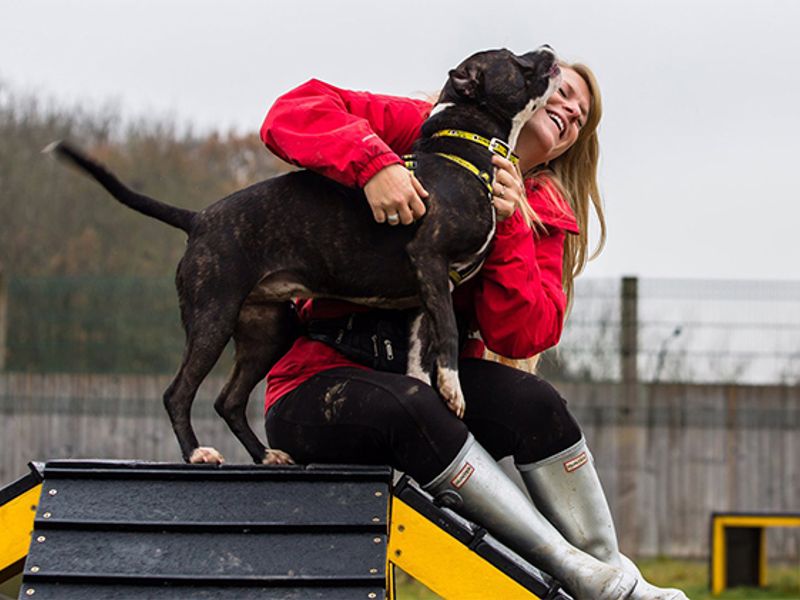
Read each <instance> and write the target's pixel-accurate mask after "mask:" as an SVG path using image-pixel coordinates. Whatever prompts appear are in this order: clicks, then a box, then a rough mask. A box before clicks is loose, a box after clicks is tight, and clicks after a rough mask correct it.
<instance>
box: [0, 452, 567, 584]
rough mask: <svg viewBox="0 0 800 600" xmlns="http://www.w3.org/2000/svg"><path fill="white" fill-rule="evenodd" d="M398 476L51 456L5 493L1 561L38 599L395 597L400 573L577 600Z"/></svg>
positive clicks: (342, 469) (377, 470) (348, 468)
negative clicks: (155, 594) (112, 596)
mask: <svg viewBox="0 0 800 600" xmlns="http://www.w3.org/2000/svg"><path fill="white" fill-rule="evenodd" d="M23 479H25V478H23ZM392 482H393V473H392V470H391V469H390V468H389V467H367V466H357V465H356V466H354V465H308V466H291V467H267V466H256V465H221V466H215V465H184V464H172V463H146V462H136V461H127V462H121V461H50V462H48V463H47V464H45V465H44V466H43V467H42V468H41V477H40V476H39V474H38V472H34V473H32V474H31V476H30V477H29V478H27V479H25V483H24V484H23V483H22V480H20V482H15V483H14V484H12V485H11V486H9V487H8V488H5V490H3V491H4V492H6V496H7V497H8V498H11V496H12V495H13V499H14V500H13V501H14V505H13V508H12V505H11V502H10V501H9V502H6V503H5V504H4V505H3V509H4V510H7V511H8V512H7V513H4V514H3V517H4V519H6V520H5V521H4V523H8V524H9V526H8V528H7V529H8V531H9V532H11V533H13V535H6V536H3V540H4V542H5V541H6V540H8V541H9V543H7V544H4V545H3V546H2V548H3V555H2V556H3V559H4V560H5V561H6V563H8V565H7V569H6V572H8V573H12V570H11V569H10V568H11V567H12V566H13V572H17V573H18V572H19V571H20V570H23V577H22V582H21V586H22V587H21V590H20V593H21V595H24V596H33V595H34V594H35V597H36V598H59V599H69V598H75V599H78V598H79V599H80V600H91V599H93V598H98V599H99V598H108V597H110V593H111V592H112V591H113V593H114V594H117V595H124V596H125V597H126V598H140V597H141V598H145V597H151V595H152V591H153V589H154V587H157V588H159V589H161V590H163V591H164V593H165V594H166V595H169V594H170V593H174V595H179V596H181V597H185V598H194V597H197V598H200V597H203V598H206V597H214V598H236V599H237V600H240V599H241V600H243V599H246V598H263V597H265V596H267V597H270V598H273V599H280V598H296V597H303V598H320V599H322V598H325V599H326V600H336V599H342V600H343V599H344V598H347V599H348V600H349V599H351V598H363V599H366V600H371V599H377V600H380V599H382V598H387V599H389V600H393V599H394V597H395V592H394V569H395V567H399V568H401V569H402V570H404V571H406V572H407V573H408V574H410V575H411V576H412V577H414V578H416V579H418V580H419V581H421V582H422V583H423V584H425V585H427V586H428V587H429V588H431V589H432V590H434V591H435V592H436V593H438V594H439V595H441V596H442V597H444V598H457V599H458V600H469V599H470V598H475V599H478V598H480V599H481V600H483V599H485V598H503V599H509V600H514V599H520V600H523V599H531V600H537V599H540V600H569V596H568V595H567V594H566V593H565V592H563V591H562V590H561V588H560V585H559V584H558V582H556V581H554V580H553V579H552V578H550V577H549V576H547V575H546V574H544V573H542V572H541V571H539V570H538V569H536V568H535V567H533V566H531V565H529V564H528V563H526V562H525V561H524V560H522V559H521V558H520V557H518V556H517V555H516V554H514V553H513V552H511V551H510V550H508V549H507V548H505V547H504V546H503V545H502V544H500V543H499V542H498V541H497V540H495V539H493V538H492V536H491V535H489V534H488V533H487V532H486V531H485V530H483V529H481V528H480V527H477V526H476V525H474V524H472V523H470V522H469V521H467V520H465V519H462V518H461V517H459V516H458V515H456V514H455V513H453V512H452V511H450V510H448V509H445V508H441V507H439V506H437V505H436V504H435V503H434V502H433V500H432V499H431V497H430V496H429V495H427V494H426V493H425V492H424V491H422V490H421V489H420V488H419V487H417V486H416V485H415V484H414V483H413V482H412V481H411V480H409V479H408V478H407V477H402V478H400V480H399V481H398V482H397V483H396V484H395V485H393V484H392ZM7 490H8V491H7ZM12 491H13V494H12ZM34 510H36V516H35V519H34V517H33V512H34ZM31 530H32V531H31ZM12 542H13V543H12ZM26 554H27V559H26V560H25V561H24V569H23V559H25V555H26ZM14 593H16V590H15V592H14Z"/></svg>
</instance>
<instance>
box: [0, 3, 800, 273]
mask: <svg viewBox="0 0 800 600" xmlns="http://www.w3.org/2000/svg"><path fill="white" fill-rule="evenodd" d="M799 30H800V2H795V1H792V0H783V1H777V0H758V1H755V0H752V1H750V2H742V1H738V0H715V1H710V0H706V1H702V0H695V1H688V0H670V1H668V2H666V1H660V2H653V1H647V2H642V1H641V0H627V1H622V0H620V1H615V2H602V1H599V0H594V1H578V0H574V1H570V0H560V1H558V2H537V1H535V0H524V1H515V0H510V1H506V2H504V3H496V2H478V1H476V0H457V1H452V2H436V1H434V0H427V1H425V2H422V1H419V0H407V1H405V2H392V3H388V2H376V1H374V0H373V1H356V0H349V1H338V2H337V1H333V0H329V1H322V0H316V1H315V0H306V1H303V2H287V1H285V0H280V1H279V0H274V1H267V0H258V1H255V0H226V1H225V2H221V1H211V0H158V1H155V0H24V1H23V0H0V80H2V81H3V82H5V84H7V85H10V86H11V87H12V88H13V89H16V90H18V91H20V92H35V93H37V94H41V95H43V96H46V97H55V98H57V99H58V100H59V101H61V102H63V103H64V104H65V105H71V104H76V103H80V104H85V105H88V106H97V107H99V106H103V105H104V104H107V103H109V102H111V103H114V104H115V105H117V106H119V108H120V110H121V111H122V114H123V115H125V116H126V117H137V116H142V115H148V114H151V115H155V116H158V117H159V118H164V117H170V118H174V119H175V120H177V121H179V122H181V123H187V122H190V123H193V124H194V125H195V127H197V128H200V129H202V130H206V129H210V128H215V127H217V128H223V129H227V128H230V127H233V128H235V129H237V130H238V131H240V132H253V134H254V135H255V134H256V133H257V131H258V128H259V126H260V124H261V120H262V118H263V116H264V113H265V112H266V109H267V107H268V106H269V104H270V103H271V102H272V101H273V100H274V99H275V97H276V96H277V95H279V94H280V93H281V92H283V91H285V90H287V89H290V88H291V87H292V86H294V85H296V84H298V83H300V82H302V81H305V80H306V79H308V78H310V77H318V78H322V79H326V80H328V81H330V82H332V83H335V84H338V85H341V86H344V87H351V88H356V89H369V90H372V91H376V92H384V93H393V94H404V95H413V94H418V93H420V92H423V91H435V90H437V89H438V88H439V87H440V86H441V85H442V84H443V82H444V79H445V77H446V74H447V71H448V69H450V68H452V67H453V66H454V65H455V64H457V63H458V62H460V60H461V59H463V58H464V57H466V56H468V55H469V54H471V53H473V52H475V51H477V50H482V49H486V48H492V47H501V46H504V47H507V48H510V49H512V50H514V51H517V52H523V51H526V50H528V49H531V48H533V47H535V46H538V45H539V44H541V43H549V44H550V45H551V46H553V47H554V48H555V49H556V50H557V51H558V52H559V53H560V54H561V55H562V57H564V58H566V59H567V60H579V61H582V62H586V63H588V64H589V65H590V66H591V67H592V68H593V69H594V70H595V72H596V74H597V76H598V79H599V80H600V84H601V87H602V90H603V100H604V104H605V115H604V119H603V123H602V124H601V144H602V162H601V173H600V183H601V189H602V191H603V193H604V196H605V203H606V212H607V221H608V228H609V241H608V245H607V247H606V250H605V252H604V253H603V254H602V255H601V257H600V258H599V259H597V260H596V261H594V262H593V263H591V264H590V265H589V268H588V271H587V274H588V275H589V276H592V277H606V276H619V275H623V274H632V275H640V276H647V277H692V278H736V279H738V278H747V279H752V278H756V279H772V278H776V279H798V278H800V249H799V248H798V242H797V240H798V235H797V230H798V225H799V224H800V194H798V192H797V185H796V183H795V182H796V181H797V179H798V170H800V164H798V160H797V159H798V154H800V153H799V152H798V150H797V146H798V144H797V141H798V138H800V135H799V134H800V116H799V115H800V110H799V109H798V107H800V35H798V31H799ZM121 175H123V176H124V174H121ZM212 200H214V199H213V198H209V202H210V201H212Z"/></svg>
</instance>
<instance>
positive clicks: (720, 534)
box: [711, 519, 728, 596]
mask: <svg viewBox="0 0 800 600" xmlns="http://www.w3.org/2000/svg"><path fill="white" fill-rule="evenodd" d="M711 544H712V547H711V593H712V594H714V595H715V596H716V595H717V594H720V593H722V590H724V589H725V585H726V584H727V581H726V580H725V571H726V568H725V567H726V562H727V558H728V557H727V556H726V554H725V526H724V525H723V524H722V522H721V519H714V525H713V535H712V540H711Z"/></svg>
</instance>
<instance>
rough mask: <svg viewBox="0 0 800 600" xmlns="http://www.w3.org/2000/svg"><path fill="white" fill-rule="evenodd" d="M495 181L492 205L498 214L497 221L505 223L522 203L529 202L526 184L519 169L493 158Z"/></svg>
mask: <svg viewBox="0 0 800 600" xmlns="http://www.w3.org/2000/svg"><path fill="white" fill-rule="evenodd" d="M492 164H493V165H494V167H495V169H494V181H493V182H492V203H493V204H494V208H495V211H496V212H497V221H498V222H500V221H505V220H506V219H507V218H508V217H510V216H511V215H513V214H514V211H515V210H517V206H518V205H519V203H520V202H527V198H526V197H527V194H526V193H525V183H524V182H523V179H522V173H521V172H520V170H519V167H515V166H514V164H513V163H512V162H511V161H510V160H508V159H505V158H503V157H502V156H497V155H494V156H492Z"/></svg>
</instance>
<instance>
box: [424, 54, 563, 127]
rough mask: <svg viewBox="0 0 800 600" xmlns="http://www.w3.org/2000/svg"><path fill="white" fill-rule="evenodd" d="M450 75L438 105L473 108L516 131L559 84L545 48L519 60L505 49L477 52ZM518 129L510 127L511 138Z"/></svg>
mask: <svg viewBox="0 0 800 600" xmlns="http://www.w3.org/2000/svg"><path fill="white" fill-rule="evenodd" d="M449 75H450V76H449V78H448V80H447V83H446V84H445V86H444V89H443V90H442V95H441V97H440V98H439V102H440V103H445V102H447V103H453V104H474V105H477V106H478V107H480V108H481V109H482V110H484V111H486V112H488V113H490V114H492V115H493V116H495V117H499V118H500V119H503V120H506V121H507V122H509V123H513V124H517V123H519V124H520V126H519V127H521V124H522V123H525V122H526V121H527V120H528V119H529V118H530V116H531V115H532V114H533V113H534V112H535V111H536V110H537V109H539V108H541V107H542V106H544V104H545V103H546V102H547V100H548V98H550V96H551V95H552V94H553V92H554V91H555V90H556V89H557V88H558V86H559V84H560V81H561V74H560V71H559V68H558V64H557V62H556V54H555V52H553V49H552V48H550V46H546V45H545V46H542V47H540V48H539V49H538V50H534V51H532V52H528V53H527V54H523V55H521V56H519V55H516V54H514V53H513V52H510V51H509V50H506V49H501V50H486V51H483V52H478V53H477V54H473V55H472V56H470V57H469V58H468V59H466V60H465V61H464V62H462V63H461V64H460V65H458V66H457V67H456V68H455V69H453V70H452V71H450V73H449ZM519 127H512V136H513V133H514V129H519ZM514 141H515V140H514Z"/></svg>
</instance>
